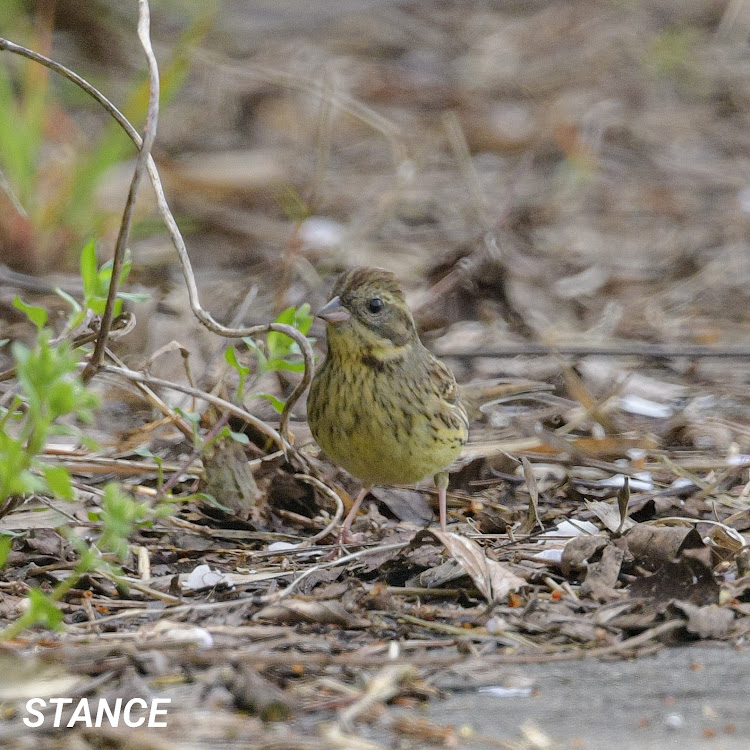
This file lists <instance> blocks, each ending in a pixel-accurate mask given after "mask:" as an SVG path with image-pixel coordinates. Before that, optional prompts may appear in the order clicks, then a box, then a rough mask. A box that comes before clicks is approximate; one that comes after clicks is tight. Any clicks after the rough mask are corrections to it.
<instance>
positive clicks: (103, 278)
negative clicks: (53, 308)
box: [55, 240, 148, 331]
mask: <svg viewBox="0 0 750 750" xmlns="http://www.w3.org/2000/svg"><path fill="white" fill-rule="evenodd" d="M131 267H132V262H131V260H130V253H129V252H126V254H125V262H124V263H123V266H122V271H121V273H120V281H119V285H120V287H121V286H122V285H123V284H124V283H125V280H126V279H127V278H128V276H129V274H130V269H131ZM80 271H81V279H82V281H83V306H81V305H80V304H79V303H78V302H77V300H75V299H74V298H73V297H71V296H70V295H69V294H67V293H66V292H64V291H63V290H62V289H56V290H55V291H56V292H57V294H59V295H60V296H61V297H62V298H63V299H64V300H65V301H66V302H68V304H69V305H70V306H71V308H72V313H71V316H70V318H69V320H68V324H67V326H66V330H68V331H71V330H73V329H74V328H76V327H77V326H79V325H80V324H81V323H82V322H83V320H84V318H85V317H86V311H87V310H91V312H93V313H95V314H96V315H101V314H102V313H103V312H104V307H105V305H106V303H107V292H108V291H109V284H110V281H111V280H112V261H111V260H108V261H106V262H105V263H103V264H102V266H101V267H98V266H97V260H96V244H95V243H94V240H89V241H88V242H87V243H86V245H85V246H84V248H83V250H81V260H80ZM147 299H148V295H147V294H134V293H132V292H122V291H118V292H117V301H116V302H115V310H114V314H115V316H117V315H119V314H120V313H121V312H122V304H123V302H124V301H130V302H145V301H146V300H147Z"/></svg>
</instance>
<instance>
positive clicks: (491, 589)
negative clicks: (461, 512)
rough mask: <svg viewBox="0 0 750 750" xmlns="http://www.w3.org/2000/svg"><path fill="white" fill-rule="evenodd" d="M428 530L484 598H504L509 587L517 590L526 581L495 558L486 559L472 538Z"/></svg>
mask: <svg viewBox="0 0 750 750" xmlns="http://www.w3.org/2000/svg"><path fill="white" fill-rule="evenodd" d="M430 533H431V534H433V535H434V536H435V538H436V539H438V540H439V541H440V542H442V544H443V545H444V546H445V548H446V549H447V550H448V552H449V554H450V555H451V557H453V558H454V559H455V560H457V561H458V562H459V563H460V564H461V567H462V568H463V569H464V570H465V571H466V572H467V573H468V575H469V577H470V578H471V580H472V581H474V585H475V586H476V587H477V588H478V589H479V591H480V592H481V594H482V596H484V598H485V599H487V601H488V602H501V601H504V600H505V598H506V597H507V596H508V594H510V593H511V592H512V591H518V589H520V588H521V587H522V586H525V585H526V581H525V580H524V579H523V578H519V577H518V576H517V575H516V574H515V573H513V572H512V571H511V570H510V569H509V568H508V567H506V566H505V565H503V564H502V563H499V562H497V561H496V560H490V558H488V557H487V555H486V554H485V552H484V550H483V549H482V548H481V547H480V546H479V545H478V544H477V543H476V542H475V541H473V540H471V539H468V538H467V537H465V536H459V535H458V534H452V533H450V532H443V531H438V530H436V529H435V530H433V529H430Z"/></svg>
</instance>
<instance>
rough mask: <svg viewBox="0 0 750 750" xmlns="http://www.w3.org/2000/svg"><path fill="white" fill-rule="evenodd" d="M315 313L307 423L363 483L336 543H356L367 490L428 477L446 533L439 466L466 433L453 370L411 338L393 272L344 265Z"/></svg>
mask: <svg viewBox="0 0 750 750" xmlns="http://www.w3.org/2000/svg"><path fill="white" fill-rule="evenodd" d="M317 317H319V318H322V319H323V320H324V321H325V322H326V338H327V341H328V353H327V355H326V358H325V360H324V361H323V364H322V365H321V367H320V368H319V369H318V371H317V372H316V373H315V376H314V378H313V381H312V383H311V386H310V393H309V396H308V401H307V416H308V422H309V425H310V430H311V432H312V435H313V437H314V438H315V440H316V441H317V443H318V445H319V446H320V447H321V448H322V449H323V451H324V453H325V454H326V455H327V456H328V457H329V458H330V459H331V460H333V461H334V462H335V463H337V464H338V465H339V466H341V467H342V468H344V469H345V470H346V471H347V472H349V473H350V474H351V475H353V476H354V477H356V478H357V479H359V480H360V481H361V482H362V484H363V486H362V489H361V491H360V492H359V494H358V495H357V497H356V499H355V501H354V504H353V505H352V508H351V510H350V511H349V513H348V514H347V516H346V518H345V520H344V522H343V524H342V526H341V530H340V532H339V542H340V543H342V542H344V541H353V540H356V537H353V536H351V535H350V534H349V529H350V527H351V524H352V521H353V520H354V518H355V516H356V514H357V511H358V510H359V506H360V505H361V503H362V501H363V500H364V498H365V496H366V495H367V493H368V492H369V491H370V489H371V488H372V487H374V486H382V485H393V484H407V485H409V484H415V483H417V482H419V481H421V480H422V479H425V478H427V477H429V476H433V477H434V479H435V485H436V486H437V489H438V498H439V503H438V505H439V510H440V528H441V530H442V531H446V502H447V501H446V491H447V488H448V473H447V471H446V469H447V467H448V466H450V464H452V463H453V462H454V461H455V460H456V458H458V456H459V454H460V452H461V449H462V447H463V445H464V444H465V443H466V441H467V439H468V434H469V419H468V417H467V414H466V410H465V409H464V407H463V406H462V404H461V401H460V397H459V389H458V386H457V384H456V379H455V377H454V375H453V373H452V372H451V370H450V369H449V368H448V367H447V365H445V364H444V363H443V362H441V361H440V360H439V359H437V358H436V357H435V356H434V355H433V354H432V353H431V352H430V351H429V350H428V349H427V348H426V347H425V346H424V345H423V344H422V342H421V341H420V339H419V335H418V333H417V328H416V325H415V324H414V318H413V317H412V315H411V312H410V311H409V308H408V307H407V305H406V300H405V299H404V293H403V292H402V290H401V287H400V286H399V283H398V280H397V277H396V276H395V274H393V273H391V272H390V271H386V270H384V269H382V268H372V267H357V268H353V269H351V270H349V271H346V272H344V273H343V274H342V275H341V276H340V277H339V278H338V279H337V281H336V282H335V284H334V287H333V291H332V296H331V299H330V301H329V302H328V303H327V304H326V305H325V306H324V307H323V308H322V309H321V310H319V311H318V313H317Z"/></svg>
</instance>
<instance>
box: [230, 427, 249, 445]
mask: <svg viewBox="0 0 750 750" xmlns="http://www.w3.org/2000/svg"><path fill="white" fill-rule="evenodd" d="M229 437H230V438H231V439H232V440H234V442H235V443H239V444H240V445H249V444H250V438H249V437H248V436H247V435H245V433H244V432H235V431H234V430H229Z"/></svg>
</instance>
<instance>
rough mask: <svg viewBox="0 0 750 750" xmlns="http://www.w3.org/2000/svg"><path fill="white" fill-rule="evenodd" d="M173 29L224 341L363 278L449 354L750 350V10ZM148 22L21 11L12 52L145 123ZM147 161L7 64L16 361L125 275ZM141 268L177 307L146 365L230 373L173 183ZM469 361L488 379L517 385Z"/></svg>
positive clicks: (88, 110) (73, 102) (305, 15)
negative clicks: (210, 321)
mask: <svg viewBox="0 0 750 750" xmlns="http://www.w3.org/2000/svg"><path fill="white" fill-rule="evenodd" d="M151 10H152V38H153V42H154V46H155V50H156V54H157V56H158V59H159V63H160V70H161V76H162V86H163V89H162V100H161V114H160V123H159V132H158V136H157V142H156V147H155V149H154V156H155V158H156V161H157V164H158V165H159V168H160V171H161V173H162V177H163V179H164V182H165V185H166V190H167V196H168V199H169V201H170V205H171V206H172V209H173V211H174V212H175V215H176V216H177V219H178V222H179V224H180V227H181V229H182V231H183V232H184V233H185V236H186V241H187V245H188V249H189V251H190V254H191V257H192V260H193V262H194V264H195V266H196V274H197V278H198V283H199V288H200V289H201V293H202V298H203V302H204V304H205V306H206V307H207V308H208V309H209V310H210V311H211V312H212V313H213V314H214V315H215V316H216V317H218V318H219V319H220V320H223V321H227V322H229V321H230V320H232V318H233V316H234V315H236V314H237V309H238V306H239V305H240V304H242V303H243V300H244V301H245V303H246V308H247V312H246V313H245V314H244V317H243V321H244V322H245V323H248V324H250V323H256V322H267V321H268V320H269V319H272V318H273V317H275V316H276V315H277V314H278V313H279V312H280V311H281V310H282V309H284V308H285V307H287V306H288V305H291V304H299V303H301V302H303V301H309V302H311V303H312V304H313V306H314V305H316V304H320V303H322V302H324V301H325V298H326V294H327V290H328V289H329V288H330V282H331V279H332V278H333V276H334V275H335V274H336V273H338V272H339V271H341V270H343V269H344V268H346V267H348V266H351V265H354V264H373V265H381V266H385V267H387V268H389V269H391V270H393V271H395V272H396V273H397V274H398V275H399V276H400V277H401V279H402V280H403V282H404V284H405V286H406V287H407V289H408V292H409V300H410V302H411V304H412V306H413V308H414V309H415V311H416V315H417V319H418V322H419V324H420V327H421V329H422V330H423V332H424V333H425V335H426V337H427V339H428V340H429V341H430V342H431V345H432V346H433V347H434V348H436V349H437V350H438V351H440V352H441V353H443V354H449V353H450V352H451V351H457V350H461V351H464V352H465V351H467V350H470V351H484V350H486V351H491V350H493V349H497V347H499V346H502V345H504V344H507V343H509V342H523V341H538V342H543V343H547V344H552V345H555V346H562V345H564V344H566V343H571V342H572V343H575V342H586V343H589V344H590V343H592V342H597V341H600V342H611V341H618V340H638V341H647V342H653V343H672V344H673V343H683V344H705V345H710V346H727V345H741V344H743V343H746V342H747V340H748V334H749V333H750V329H749V328H748V323H749V322H750V321H749V318H750V315H749V314H748V313H749V312H750V311H749V310H748V304H747V302H748V294H749V293H750V292H749V291H748V289H749V288H748V279H749V278H750V257H749V255H748V237H749V234H748V232H749V230H750V107H749V106H748V105H749V104H750V49H749V48H748V36H749V34H750V3H746V2H745V0H554V1H546V2H545V1H542V0H522V1H514V0H505V1H500V0H497V1H494V2H493V1H492V0H483V1H481V2H479V1H477V2H472V1H471V0H445V1H439V0H306V1H305V2H301V1H300V0H252V1H249V2H248V1H247V0H210V1H208V2H207V1H206V0H152V3H151ZM136 21H137V3H136V2H121V1H120V0H117V1H115V0H88V1H87V2H85V3H81V2H77V1H76V0H38V2H30V1H25V0H3V3H2V4H1V5H0V33H1V34H2V35H3V36H5V37H6V38H8V39H10V40H12V41H15V42H17V43H20V44H24V45H26V46H29V47H31V48H33V49H35V50H38V51H40V52H43V53H45V54H48V55H50V56H51V57H53V58H54V59H56V60H58V61H60V62H61V63H63V64H65V65H66V66H68V67H70V68H72V69H73V70H75V71H76V72H77V73H79V74H80V75H82V76H83V77H84V78H86V79H87V80H88V81H90V82H91V83H92V84H94V85H95V86H97V87H98V88H99V89H100V90H101V91H102V92H103V93H104V94H105V95H106V96H108V97H109V98H110V99H111V100H113V101H114V102H115V103H116V104H117V105H118V106H119V107H120V108H121V109H122V111H123V112H124V113H125V114H126V115H127V116H128V117H129V118H130V119H131V121H132V122H133V123H134V124H135V125H136V126H137V127H139V128H140V127H142V125H143V120H144V113H145V107H146V89H145V84H144V82H145V73H144V70H145V64H144V56H143V52H142V50H141V48H140V45H139V43H138V41H137V37H136V31H135V28H136ZM132 160H133V147H132V144H131V143H130V142H129V141H128V139H127V138H126V137H125V136H123V135H122V134H121V133H120V132H119V130H118V128H117V126H116V125H114V124H113V123H112V122H111V121H110V120H109V119H108V117H107V116H106V115H105V113H104V112H103V111H101V109H100V108H99V107H98V106H97V105H96V104H95V103H94V102H93V101H91V100H90V99H89V98H88V97H87V96H85V95H84V94H83V93H82V92H81V91H80V90H79V89H78V88H76V87H75V86H73V85H72V84H70V83H69V82H67V81H65V80H63V79H61V78H60V77H59V76H56V75H54V74H51V73H50V72H49V71H47V70H45V69H44V68H41V67H40V66H38V65H35V64H33V63H29V62H28V61H26V60H23V59H21V58H19V57H17V56H15V55H11V54H9V53H7V52H4V53H0V169H1V170H2V172H1V174H0V185H1V187H2V189H0V262H1V263H2V264H3V266H2V276H0V323H1V327H2V328H3V330H0V338H2V337H5V336H10V337H13V336H16V335H19V331H18V330H17V329H16V328H14V326H21V327H23V326H26V325H27V322H26V321H25V318H24V317H23V316H22V315H21V314H20V313H19V312H18V311H16V310H14V309H13V308H12V306H11V304H10V303H11V301H12V298H13V296H14V295H15V294H17V293H19V290H20V291H21V293H22V295H23V294H24V293H25V292H24V289H27V290H28V289H31V290H33V291H37V292H44V291H45V290H46V289H49V290H51V289H52V288H54V286H58V285H59V286H62V287H63V288H64V289H66V290H67V291H69V292H70V293H72V294H75V292H76V283H77V278H78V276H77V264H78V256H79V254H80V251H81V248H82V247H83V246H84V244H85V243H86V242H87V241H89V240H91V239H94V240H95V241H96V243H97V251H98V253H99V257H100V259H102V260H103V259H106V258H107V257H108V256H109V255H110V254H111V252H112V247H113V244H114V238H115V236H116V233H117V228H118V225H119V221H120V215H121V211H122V208H123V205H124V201H125V196H126V194H127V189H128V184H129V180H130V177H131V175H132V166H133V161H132ZM131 248H132V252H133V257H134V268H133V274H132V276H131V280H132V281H133V282H135V284H136V285H138V286H141V287H145V288H146V290H147V291H149V292H151V293H152V301H151V302H150V303H147V304H145V305H144V306H143V309H140V310H137V311H136V314H137V316H138V321H139V324H138V327H137V329H136V333H135V334H134V335H133V336H132V337H131V338H130V339H129V343H127V344H124V346H125V349H126V351H125V356H126V357H128V356H129V357H130V358H131V361H136V362H137V360H138V359H139V357H140V358H141V360H142V359H143V358H144V357H145V356H146V355H147V354H148V353H149V352H153V351H154V350H155V349H156V348H158V347H159V346H161V345H163V344H164V343H166V342H167V341H169V340H171V339H172V338H180V337H185V336H188V335H189V336H192V337H194V338H193V339H191V346H195V349H196V351H195V353H194V356H196V357H199V358H200V357H201V356H203V357H204V358H205V361H206V362H208V360H209V359H210V356H211V351H212V350H213V347H215V341H210V340H207V337H206V336H205V335H204V334H203V332H202V331H201V330H200V329H199V328H198V327H197V326H196V325H195V323H194V322H193V320H192V316H191V315H190V313H189V311H188V309H187V306H186V300H185V295H184V291H183V289H182V275H181V271H180V269H179V267H178V265H177V263H176V257H175V254H174V251H173V249H172V246H171V243H170V241H169V239H168V237H167V235H166V233H165V231H164V229H163V226H162V224H161V221H160V219H159V217H158V215H157V213H156V211H155V209H154V197H153V193H152V192H151V190H150V186H148V185H147V184H144V188H143V190H142V194H141V196H140V200H139V202H138V211H137V221H136V223H135V226H134V231H133V237H132V242H131ZM31 279H34V281H33V282H32V281H31ZM78 283H79V282H78ZM248 293H249V294H250V297H248V296H247V295H248ZM49 304H52V305H54V304H60V305H64V303H62V302H61V301H58V302H55V301H54V297H51V299H50V300H49ZM128 347H130V349H129V350H128ZM201 351H202V353H201ZM453 364H454V366H455V367H456V368H457V369H458V370H459V373H458V374H459V375H461V376H462V377H467V376H469V375H475V374H478V375H487V374H495V370H496V367H495V365H494V364H492V361H489V364H487V362H485V364H484V365H483V364H482V362H481V361H480V362H479V363H474V364H473V365H471V367H469V365H467V364H466V363H465V362H464V361H459V360H456V361H454V362H453ZM716 366H717V367H720V368H723V367H724V365H720V364H719V365H716ZM483 368H484V370H487V372H484V371H483ZM742 377H743V378H744V374H743V375H742Z"/></svg>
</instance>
